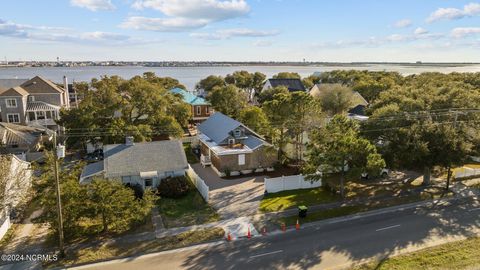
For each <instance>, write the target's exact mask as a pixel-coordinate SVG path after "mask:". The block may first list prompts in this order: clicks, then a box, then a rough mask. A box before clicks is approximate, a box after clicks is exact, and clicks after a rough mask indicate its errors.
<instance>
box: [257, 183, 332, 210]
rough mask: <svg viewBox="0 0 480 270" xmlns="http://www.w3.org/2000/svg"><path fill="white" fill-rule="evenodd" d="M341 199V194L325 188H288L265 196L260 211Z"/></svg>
mask: <svg viewBox="0 0 480 270" xmlns="http://www.w3.org/2000/svg"><path fill="white" fill-rule="evenodd" d="M338 200H340V197H339V196H336V195H334V194H332V193H331V192H329V191H326V190H325V189H323V188H312V189H299V190H287V191H281V192H277V193H270V194H268V195H267V196H264V198H263V199H262V201H261V202H260V211H263V212H275V211H281V210H285V209H288V208H294V207H297V206H299V205H307V206H309V205H315V204H322V203H330V202H335V201H338Z"/></svg>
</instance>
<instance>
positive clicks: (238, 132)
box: [233, 129, 242, 138]
mask: <svg viewBox="0 0 480 270" xmlns="http://www.w3.org/2000/svg"><path fill="white" fill-rule="evenodd" d="M233 134H234V135H235V138H238V137H240V136H242V131H241V130H240V129H235V131H234V132H233Z"/></svg>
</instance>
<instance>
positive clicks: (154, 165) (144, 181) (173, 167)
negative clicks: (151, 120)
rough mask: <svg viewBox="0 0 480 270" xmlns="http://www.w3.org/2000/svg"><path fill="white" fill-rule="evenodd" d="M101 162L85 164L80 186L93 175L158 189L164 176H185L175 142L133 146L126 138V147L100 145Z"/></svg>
mask: <svg viewBox="0 0 480 270" xmlns="http://www.w3.org/2000/svg"><path fill="white" fill-rule="evenodd" d="M103 155H104V160H102V161H99V162H95V163H92V164H89V165H87V166H86V167H85V168H84V169H83V171H82V174H81V176H80V183H82V184H86V183H89V182H90V181H91V180H92V179H93V178H94V177H95V176H101V177H105V178H109V179H119V180H121V181H122V182H123V183H124V184H126V185H127V184H128V185H132V186H133V185H140V186H141V187H142V188H143V189H145V188H149V187H152V188H155V187H157V186H158V185H159V184H160V182H161V180H162V179H164V178H167V177H176V176H183V175H185V172H186V170H187V169H188V163H187V158H186V156H185V152H184V150H183V146H182V143H181V142H180V141H178V140H171V141H157V142H142V143H134V142H133V137H127V138H126V140H125V144H108V145H104V146H103Z"/></svg>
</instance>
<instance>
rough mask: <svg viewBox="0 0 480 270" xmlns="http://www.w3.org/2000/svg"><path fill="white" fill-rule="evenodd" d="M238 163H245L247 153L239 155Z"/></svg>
mask: <svg viewBox="0 0 480 270" xmlns="http://www.w3.org/2000/svg"><path fill="white" fill-rule="evenodd" d="M238 165H245V154H241V155H238Z"/></svg>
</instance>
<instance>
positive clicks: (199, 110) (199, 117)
mask: <svg viewBox="0 0 480 270" xmlns="http://www.w3.org/2000/svg"><path fill="white" fill-rule="evenodd" d="M170 92H171V93H173V94H176V95H180V96H181V97H182V99H183V101H184V102H185V103H188V104H189V105H190V107H191V109H192V119H191V122H192V123H198V122H201V121H204V120H205V119H207V118H208V117H210V115H211V114H213V109H212V107H211V105H210V103H209V102H208V101H206V100H205V99H204V98H202V97H199V96H196V95H194V94H192V93H191V92H189V91H186V90H184V89H181V88H173V89H172V90H170Z"/></svg>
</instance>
